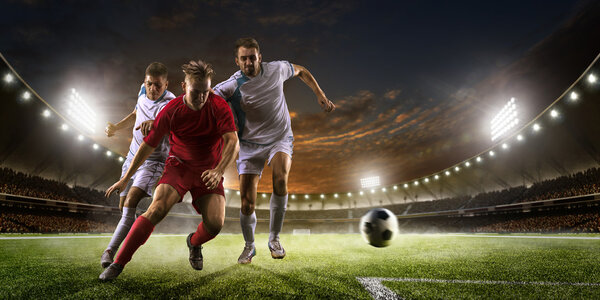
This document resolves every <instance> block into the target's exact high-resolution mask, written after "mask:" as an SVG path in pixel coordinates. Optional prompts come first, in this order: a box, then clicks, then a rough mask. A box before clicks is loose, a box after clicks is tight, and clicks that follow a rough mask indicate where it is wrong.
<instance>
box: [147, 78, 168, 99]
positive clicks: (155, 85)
mask: <svg viewBox="0 0 600 300" xmlns="http://www.w3.org/2000/svg"><path fill="white" fill-rule="evenodd" d="M168 84H169V82H168V81H167V78H165V77H164V76H158V77H155V76H150V75H146V79H145V80H144V85H145V86H146V96H148V99H150V100H158V98H160V96H162V94H163V93H164V92H165V90H166V89H167V85H168Z"/></svg>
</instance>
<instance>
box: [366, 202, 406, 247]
mask: <svg viewBox="0 0 600 300" xmlns="http://www.w3.org/2000/svg"><path fill="white" fill-rule="evenodd" d="M360 233H361V234H362V237H363V239H364V240H365V241H366V242H367V243H369V244H370V245H371V246H375V247H386V246H389V245H390V243H391V242H392V240H393V239H394V237H396V235H397V234H398V219H397V218H396V215H394V214H393V213H392V212H391V211H389V210H387V209H385V208H374V209H371V210H370V211H369V212H367V213H366V214H365V215H364V216H363V217H362V218H360Z"/></svg>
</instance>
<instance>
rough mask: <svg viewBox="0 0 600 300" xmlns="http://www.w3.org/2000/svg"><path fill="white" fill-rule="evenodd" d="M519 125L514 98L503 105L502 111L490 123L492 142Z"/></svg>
mask: <svg viewBox="0 0 600 300" xmlns="http://www.w3.org/2000/svg"><path fill="white" fill-rule="evenodd" d="M518 124H519V118H518V114H517V103H516V99H515V98H510V101H508V103H506V105H504V107H503V108H502V110H500V112H499V113H498V114H496V116H495V117H494V118H493V119H492V121H491V135H492V141H495V140H497V139H499V138H500V137H502V136H504V135H505V134H506V133H508V132H509V131H510V130H511V129H513V128H514V127H515V126H517V125H518Z"/></svg>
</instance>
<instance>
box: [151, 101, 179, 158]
mask: <svg viewBox="0 0 600 300" xmlns="http://www.w3.org/2000/svg"><path fill="white" fill-rule="evenodd" d="M180 101H181V98H180V97H177V98H175V99H173V100H171V101H169V103H168V104H167V105H166V106H165V107H164V108H163V109H162V110H161V111H160V112H159V113H158V115H157V116H156V119H154V123H152V129H151V130H150V133H148V135H147V136H146V137H144V142H145V143H146V144H148V145H149V146H151V147H153V148H156V147H157V146H158V143H160V141H161V140H162V138H163V136H165V135H166V134H168V133H169V129H170V128H169V127H170V126H169V125H170V124H171V116H172V113H170V112H171V111H172V110H173V108H174V107H175V105H176V102H180Z"/></svg>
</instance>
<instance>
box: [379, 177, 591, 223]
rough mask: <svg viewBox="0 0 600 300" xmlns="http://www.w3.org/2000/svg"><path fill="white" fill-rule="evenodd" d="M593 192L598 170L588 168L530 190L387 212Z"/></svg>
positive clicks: (511, 190)
mask: <svg viewBox="0 0 600 300" xmlns="http://www.w3.org/2000/svg"><path fill="white" fill-rule="evenodd" d="M596 193H600V169H598V168H591V169H588V170H586V171H583V172H579V173H576V174H572V175H567V176H561V177H558V178H555V179H551V180H545V181H541V182H538V183H534V184H533V185H532V186H530V187H525V186H518V187H512V188H508V189H504V190H500V191H492V192H486V193H480V194H477V195H475V196H459V197H455V198H446V199H440V200H432V201H421V202H412V203H403V204H396V205H393V206H391V208H390V210H392V211H393V212H394V213H396V214H415V213H424V212H436V211H445V210H457V209H468V208H477V207H488V206H496V205H501V204H512V203H523V202H532V201H540V200H549V199H558V198H566V197H572V196H582V195H589V194H596ZM407 208H408V210H407Z"/></svg>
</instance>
